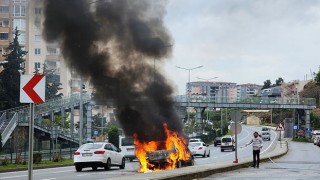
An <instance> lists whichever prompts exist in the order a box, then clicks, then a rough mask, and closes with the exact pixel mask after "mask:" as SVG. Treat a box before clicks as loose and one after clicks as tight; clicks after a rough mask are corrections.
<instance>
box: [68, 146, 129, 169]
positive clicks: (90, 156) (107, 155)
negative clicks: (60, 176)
mask: <svg viewBox="0 0 320 180" xmlns="http://www.w3.org/2000/svg"><path fill="white" fill-rule="evenodd" d="M120 152H121V150H120V149H118V148H117V147H115V146H114V145H113V144H111V143H106V142H96V143H86V144H83V145H82V146H80V148H79V149H78V150H77V151H75V152H74V156H73V162H74V165H75V168H76V170H77V171H78V172H79V171H82V168H86V167H91V168H92V170H94V171H95V170H97V169H98V167H103V168H104V169H105V170H108V169H110V167H111V166H119V167H120V169H124V167H125V158H124V155H123V154H122V153H120Z"/></svg>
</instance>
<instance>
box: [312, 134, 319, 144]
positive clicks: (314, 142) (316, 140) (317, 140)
mask: <svg viewBox="0 0 320 180" xmlns="http://www.w3.org/2000/svg"><path fill="white" fill-rule="evenodd" d="M319 140H320V135H316V136H315V137H314V139H313V144H314V145H318V143H319Z"/></svg>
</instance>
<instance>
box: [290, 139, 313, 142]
mask: <svg viewBox="0 0 320 180" xmlns="http://www.w3.org/2000/svg"><path fill="white" fill-rule="evenodd" d="M292 141H295V142H305V143H311V141H309V140H308V139H307V138H292Z"/></svg>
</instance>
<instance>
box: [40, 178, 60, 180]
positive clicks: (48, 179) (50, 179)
mask: <svg viewBox="0 0 320 180" xmlns="http://www.w3.org/2000/svg"><path fill="white" fill-rule="evenodd" d="M53 179H57V178H46V179H41V180H53Z"/></svg>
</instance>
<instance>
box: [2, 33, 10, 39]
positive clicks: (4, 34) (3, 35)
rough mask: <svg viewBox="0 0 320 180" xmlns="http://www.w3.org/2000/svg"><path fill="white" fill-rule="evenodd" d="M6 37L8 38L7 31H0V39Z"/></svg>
mask: <svg viewBox="0 0 320 180" xmlns="http://www.w3.org/2000/svg"><path fill="white" fill-rule="evenodd" d="M8 39H9V33H7V32H1V33H0V40H8Z"/></svg>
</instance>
